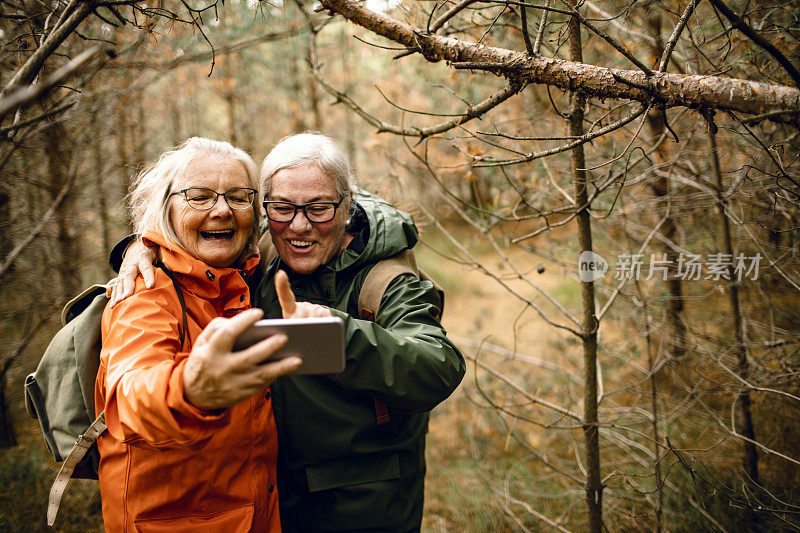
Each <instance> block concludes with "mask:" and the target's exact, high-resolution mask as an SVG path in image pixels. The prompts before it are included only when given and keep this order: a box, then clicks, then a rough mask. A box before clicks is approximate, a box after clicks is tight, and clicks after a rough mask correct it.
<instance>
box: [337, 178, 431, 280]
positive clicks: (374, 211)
mask: <svg viewBox="0 0 800 533" xmlns="http://www.w3.org/2000/svg"><path fill="white" fill-rule="evenodd" d="M354 200H355V202H356V203H357V204H358V205H360V206H361V207H362V208H363V209H364V211H365V212H366V214H367V221H368V222H369V240H368V241H367V245H366V248H365V249H364V251H363V252H361V253H359V252H355V251H353V250H349V249H348V250H344V251H343V252H342V253H341V254H339V255H338V256H337V257H336V259H334V261H333V262H332V264H331V268H333V270H337V271H339V270H343V269H345V268H349V267H352V266H354V265H360V264H363V263H369V262H374V261H379V260H381V259H385V258H387V257H391V256H393V255H397V254H398V253H400V252H402V251H403V250H406V249H409V248H413V247H414V245H415V244H417V240H418V232H417V226H416V225H415V224H414V219H413V218H411V215H409V214H408V213H405V212H403V211H400V210H399V209H397V208H396V207H394V206H393V205H391V204H390V203H389V202H387V201H386V200H384V199H382V198H380V197H378V196H375V195H373V194H370V193H368V192H367V191H364V190H362V189H358V190H357V191H356V194H355V196H354Z"/></svg>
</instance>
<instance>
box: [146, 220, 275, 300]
mask: <svg viewBox="0 0 800 533" xmlns="http://www.w3.org/2000/svg"><path fill="white" fill-rule="evenodd" d="M142 241H143V242H144V243H145V244H146V245H147V246H159V247H160V248H161V262H162V263H164V265H166V267H167V268H169V269H170V270H171V271H173V272H174V273H175V274H178V275H179V277H180V281H181V285H183V286H184V287H185V288H186V289H188V290H190V291H191V292H192V293H194V294H196V295H198V296H200V297H201V298H204V299H206V300H216V299H218V298H220V297H223V298H227V297H230V299H231V302H230V305H231V306H234V307H235V306H239V307H240V306H241V302H240V301H239V298H240V296H241V295H240V293H241V292H243V291H247V285H246V283H245V281H244V277H249V276H251V275H252V274H253V272H254V271H255V269H256V267H257V266H258V259H259V257H258V254H254V255H252V256H250V257H248V258H247V259H246V260H245V264H244V268H241V269H240V268H235V267H222V268H218V267H212V266H209V265H207V264H206V263H204V262H202V261H201V260H199V259H197V258H196V257H194V256H192V255H191V254H189V252H187V251H186V250H184V249H183V248H181V247H180V246H178V245H177V244H175V243H174V242H172V241H171V240H169V239H167V238H166V237H164V235H162V234H161V233H158V232H156V231H146V232H145V233H144V234H143V235H142ZM227 307H228V306H227V305H226V306H225V308H226V309H227Z"/></svg>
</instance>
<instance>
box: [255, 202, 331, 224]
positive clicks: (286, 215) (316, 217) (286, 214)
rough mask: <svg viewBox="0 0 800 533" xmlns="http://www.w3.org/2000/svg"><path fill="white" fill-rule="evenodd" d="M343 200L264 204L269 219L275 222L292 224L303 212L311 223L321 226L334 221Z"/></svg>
mask: <svg viewBox="0 0 800 533" xmlns="http://www.w3.org/2000/svg"><path fill="white" fill-rule="evenodd" d="M342 200H344V196H340V197H339V201H338V202H309V203H307V204H293V203H291V202H277V201H273V200H267V201H265V202H264V209H265V210H266V211H267V218H269V219H270V220H271V221H273V222H291V221H292V220H294V217H296V216H297V212H298V211H302V212H303V214H304V215H305V216H306V218H307V219H308V221H309V222H314V223H317V224H321V223H323V222H330V221H331V220H333V217H334V216H336V208H337V207H339V206H340V205H342Z"/></svg>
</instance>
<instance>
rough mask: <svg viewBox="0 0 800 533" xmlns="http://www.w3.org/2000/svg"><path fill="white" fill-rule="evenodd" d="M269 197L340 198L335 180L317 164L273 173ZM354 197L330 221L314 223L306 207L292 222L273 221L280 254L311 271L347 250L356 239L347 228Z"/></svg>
mask: <svg viewBox="0 0 800 533" xmlns="http://www.w3.org/2000/svg"><path fill="white" fill-rule="evenodd" d="M267 199H268V200H277V201H282V202H291V203H293V204H306V203H309V202H338V201H339V193H338V192H337V191H336V186H335V184H334V182H333V180H332V179H331V178H329V177H327V176H326V175H325V174H324V173H323V172H322V169H321V168H320V167H318V166H317V165H303V166H299V167H294V168H284V169H281V170H279V171H278V172H276V173H275V174H274V175H273V176H272V189H271V191H270V194H269V197H268V198H267ZM349 206H350V199H349V198H345V201H344V202H342V204H341V205H340V206H339V208H338V209H337V210H336V216H334V217H333V220H331V221H330V222H323V223H313V224H312V223H311V222H309V221H308V219H307V218H306V217H305V215H304V214H303V212H302V211H298V212H297V214H296V215H295V217H294V219H293V220H292V221H291V222H273V221H272V220H270V221H269V231H270V233H271V234H272V242H273V243H275V248H276V249H277V251H278V255H280V256H281V259H282V260H283V262H284V263H286V265H287V266H288V267H289V268H290V269H292V270H293V271H294V272H296V273H298V274H311V273H312V272H314V271H315V270H317V269H318V268H319V267H320V266H321V265H324V264H325V263H327V262H328V261H330V260H331V259H332V258H333V257H335V256H336V255H337V254H338V253H339V252H341V251H342V250H344V249H345V248H346V247H347V245H348V244H349V242H350V241H351V240H352V239H353V237H352V235H348V234H347V233H346V232H345V221H346V220H347V210H348V208H349Z"/></svg>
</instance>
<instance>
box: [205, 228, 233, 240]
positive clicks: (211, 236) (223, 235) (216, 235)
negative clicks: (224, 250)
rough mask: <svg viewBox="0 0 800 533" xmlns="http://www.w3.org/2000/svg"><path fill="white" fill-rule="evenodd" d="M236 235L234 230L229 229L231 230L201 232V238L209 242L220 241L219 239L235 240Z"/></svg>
mask: <svg viewBox="0 0 800 533" xmlns="http://www.w3.org/2000/svg"><path fill="white" fill-rule="evenodd" d="M234 233H236V232H235V231H234V230H232V229H229V230H215V231H201V232H200V236H201V237H202V238H204V239H208V240H218V239H224V240H228V239H232V238H233V235H234Z"/></svg>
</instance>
